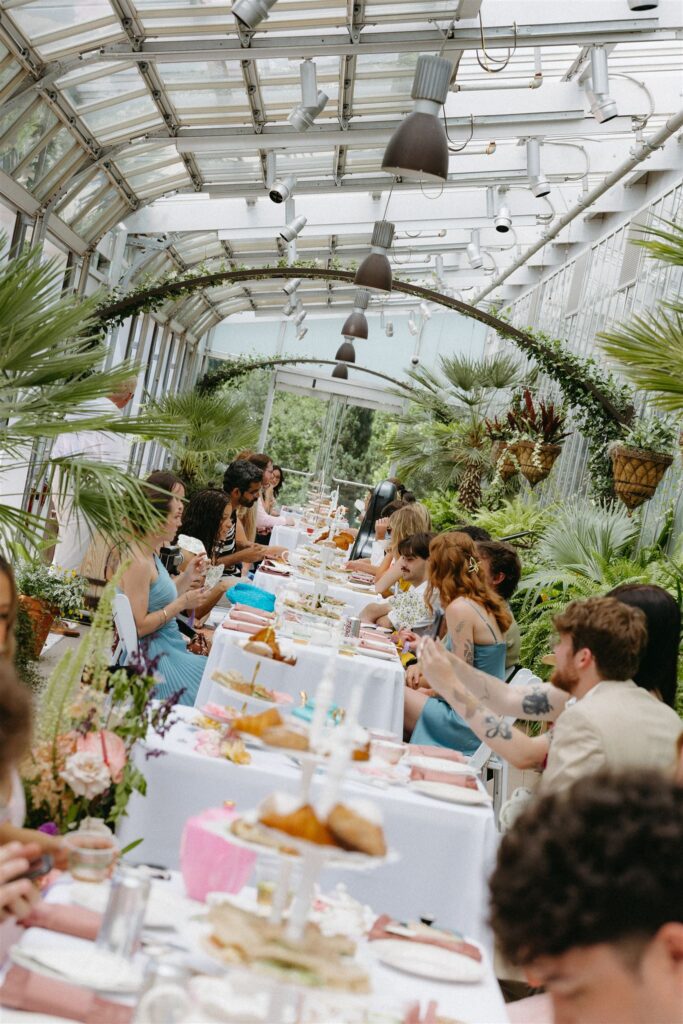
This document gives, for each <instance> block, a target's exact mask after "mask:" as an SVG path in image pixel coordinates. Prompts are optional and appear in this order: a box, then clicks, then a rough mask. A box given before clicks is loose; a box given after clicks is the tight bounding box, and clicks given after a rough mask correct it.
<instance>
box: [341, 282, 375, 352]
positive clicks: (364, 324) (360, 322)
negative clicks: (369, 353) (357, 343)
mask: <svg viewBox="0 0 683 1024" xmlns="http://www.w3.org/2000/svg"><path fill="white" fill-rule="evenodd" d="M369 301H370V293H369V292H367V291H366V290H365V289H364V288H358V289H356V294H355V295H354V297H353V310H352V312H351V313H349V315H348V316H347V318H346V320H345V321H344V326H343V327H342V329H341V333H342V334H343V335H344V337H345V338H346V339H347V340H348V339H349V338H361V339H362V340H363V341H366V340H367V337H368V320H367V317H366V316H365V310H366V309H367V308H368V302H369Z"/></svg>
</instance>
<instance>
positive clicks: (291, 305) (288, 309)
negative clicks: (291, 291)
mask: <svg viewBox="0 0 683 1024" xmlns="http://www.w3.org/2000/svg"><path fill="white" fill-rule="evenodd" d="M296 310H297V306H296V303H295V302H292V300H291V299H290V300H289V302H288V303H287V305H286V306H285V307H284V308H283V310H282V312H283V313H284V314H285V316H291V315H292V313H296Z"/></svg>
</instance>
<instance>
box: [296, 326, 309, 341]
mask: <svg viewBox="0 0 683 1024" xmlns="http://www.w3.org/2000/svg"><path fill="white" fill-rule="evenodd" d="M307 334H308V327H300V328H299V330H298V331H297V332H296V336H297V338H298V339H299V341H301V339H302V338H305V337H306V335H307Z"/></svg>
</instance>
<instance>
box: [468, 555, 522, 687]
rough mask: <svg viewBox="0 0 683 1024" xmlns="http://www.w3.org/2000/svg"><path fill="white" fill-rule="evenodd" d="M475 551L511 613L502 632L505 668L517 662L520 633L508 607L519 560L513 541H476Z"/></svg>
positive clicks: (517, 573) (517, 578)
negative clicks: (507, 625)
mask: <svg viewBox="0 0 683 1024" xmlns="http://www.w3.org/2000/svg"><path fill="white" fill-rule="evenodd" d="M477 554H478V555H479V558H480V560H481V564H482V566H483V568H484V572H485V573H486V579H487V580H488V582H489V584H490V586H492V587H493V589H494V590H495V592H496V593H497V594H498V596H499V597H502V598H503V601H504V602H505V607H506V608H507V610H508V611H509V612H510V617H511V618H512V622H511V623H510V628H509V629H508V631H507V633H506V634H505V645H506V647H507V651H506V654H505V671H506V673H508V675H509V673H510V670H511V669H512V668H514V666H515V665H518V664H519V657H520V649H521V645H522V636H521V634H520V632H519V626H518V625H517V622H516V620H515V617H514V615H513V614H512V609H511V608H510V598H511V597H512V595H513V594H514V592H515V590H516V589H517V587H518V585H519V578H520V576H521V575H522V563H521V562H520V560H519V555H518V554H517V552H516V551H515V549H514V548H513V546H512V544H503V543H501V542H500V541H497V540H483V541H479V542H478V543H477Z"/></svg>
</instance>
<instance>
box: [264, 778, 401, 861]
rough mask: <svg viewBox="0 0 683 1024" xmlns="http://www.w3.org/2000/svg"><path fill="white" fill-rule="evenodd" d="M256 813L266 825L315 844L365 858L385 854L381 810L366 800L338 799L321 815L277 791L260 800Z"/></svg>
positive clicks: (296, 798) (312, 808)
mask: <svg viewBox="0 0 683 1024" xmlns="http://www.w3.org/2000/svg"><path fill="white" fill-rule="evenodd" d="M257 815H258V821H259V822H260V823H261V824H262V825H263V826H265V827H266V828H269V829H274V830H276V831H278V832H284V833H285V834H286V835H289V836H292V837H293V838H295V839H302V840H304V841H305V842H308V843H315V844H316V845H318V846H336V847H338V848H339V849H342V850H347V851H349V852H352V853H364V854H366V855H367V856H368V857H384V856H386V853H387V845H386V841H385V838H384V830H383V828H382V812H381V811H380V809H379V808H378V807H377V806H376V804H373V803H371V802H370V801H369V800H344V801H342V800H339V801H338V802H337V803H336V804H335V805H334V807H333V808H332V810H331V811H330V813H329V814H328V815H327V817H326V818H322V817H321V816H320V814H319V813H318V812H317V811H316V809H315V807H313V806H312V805H311V804H310V803H302V802H301V800H300V799H299V798H298V797H296V796H293V795H292V794H291V793H281V792H276V793H273V794H271V796H269V797H266V799H265V800H264V801H262V803H261V804H260V805H259V807H258V811H257Z"/></svg>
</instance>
